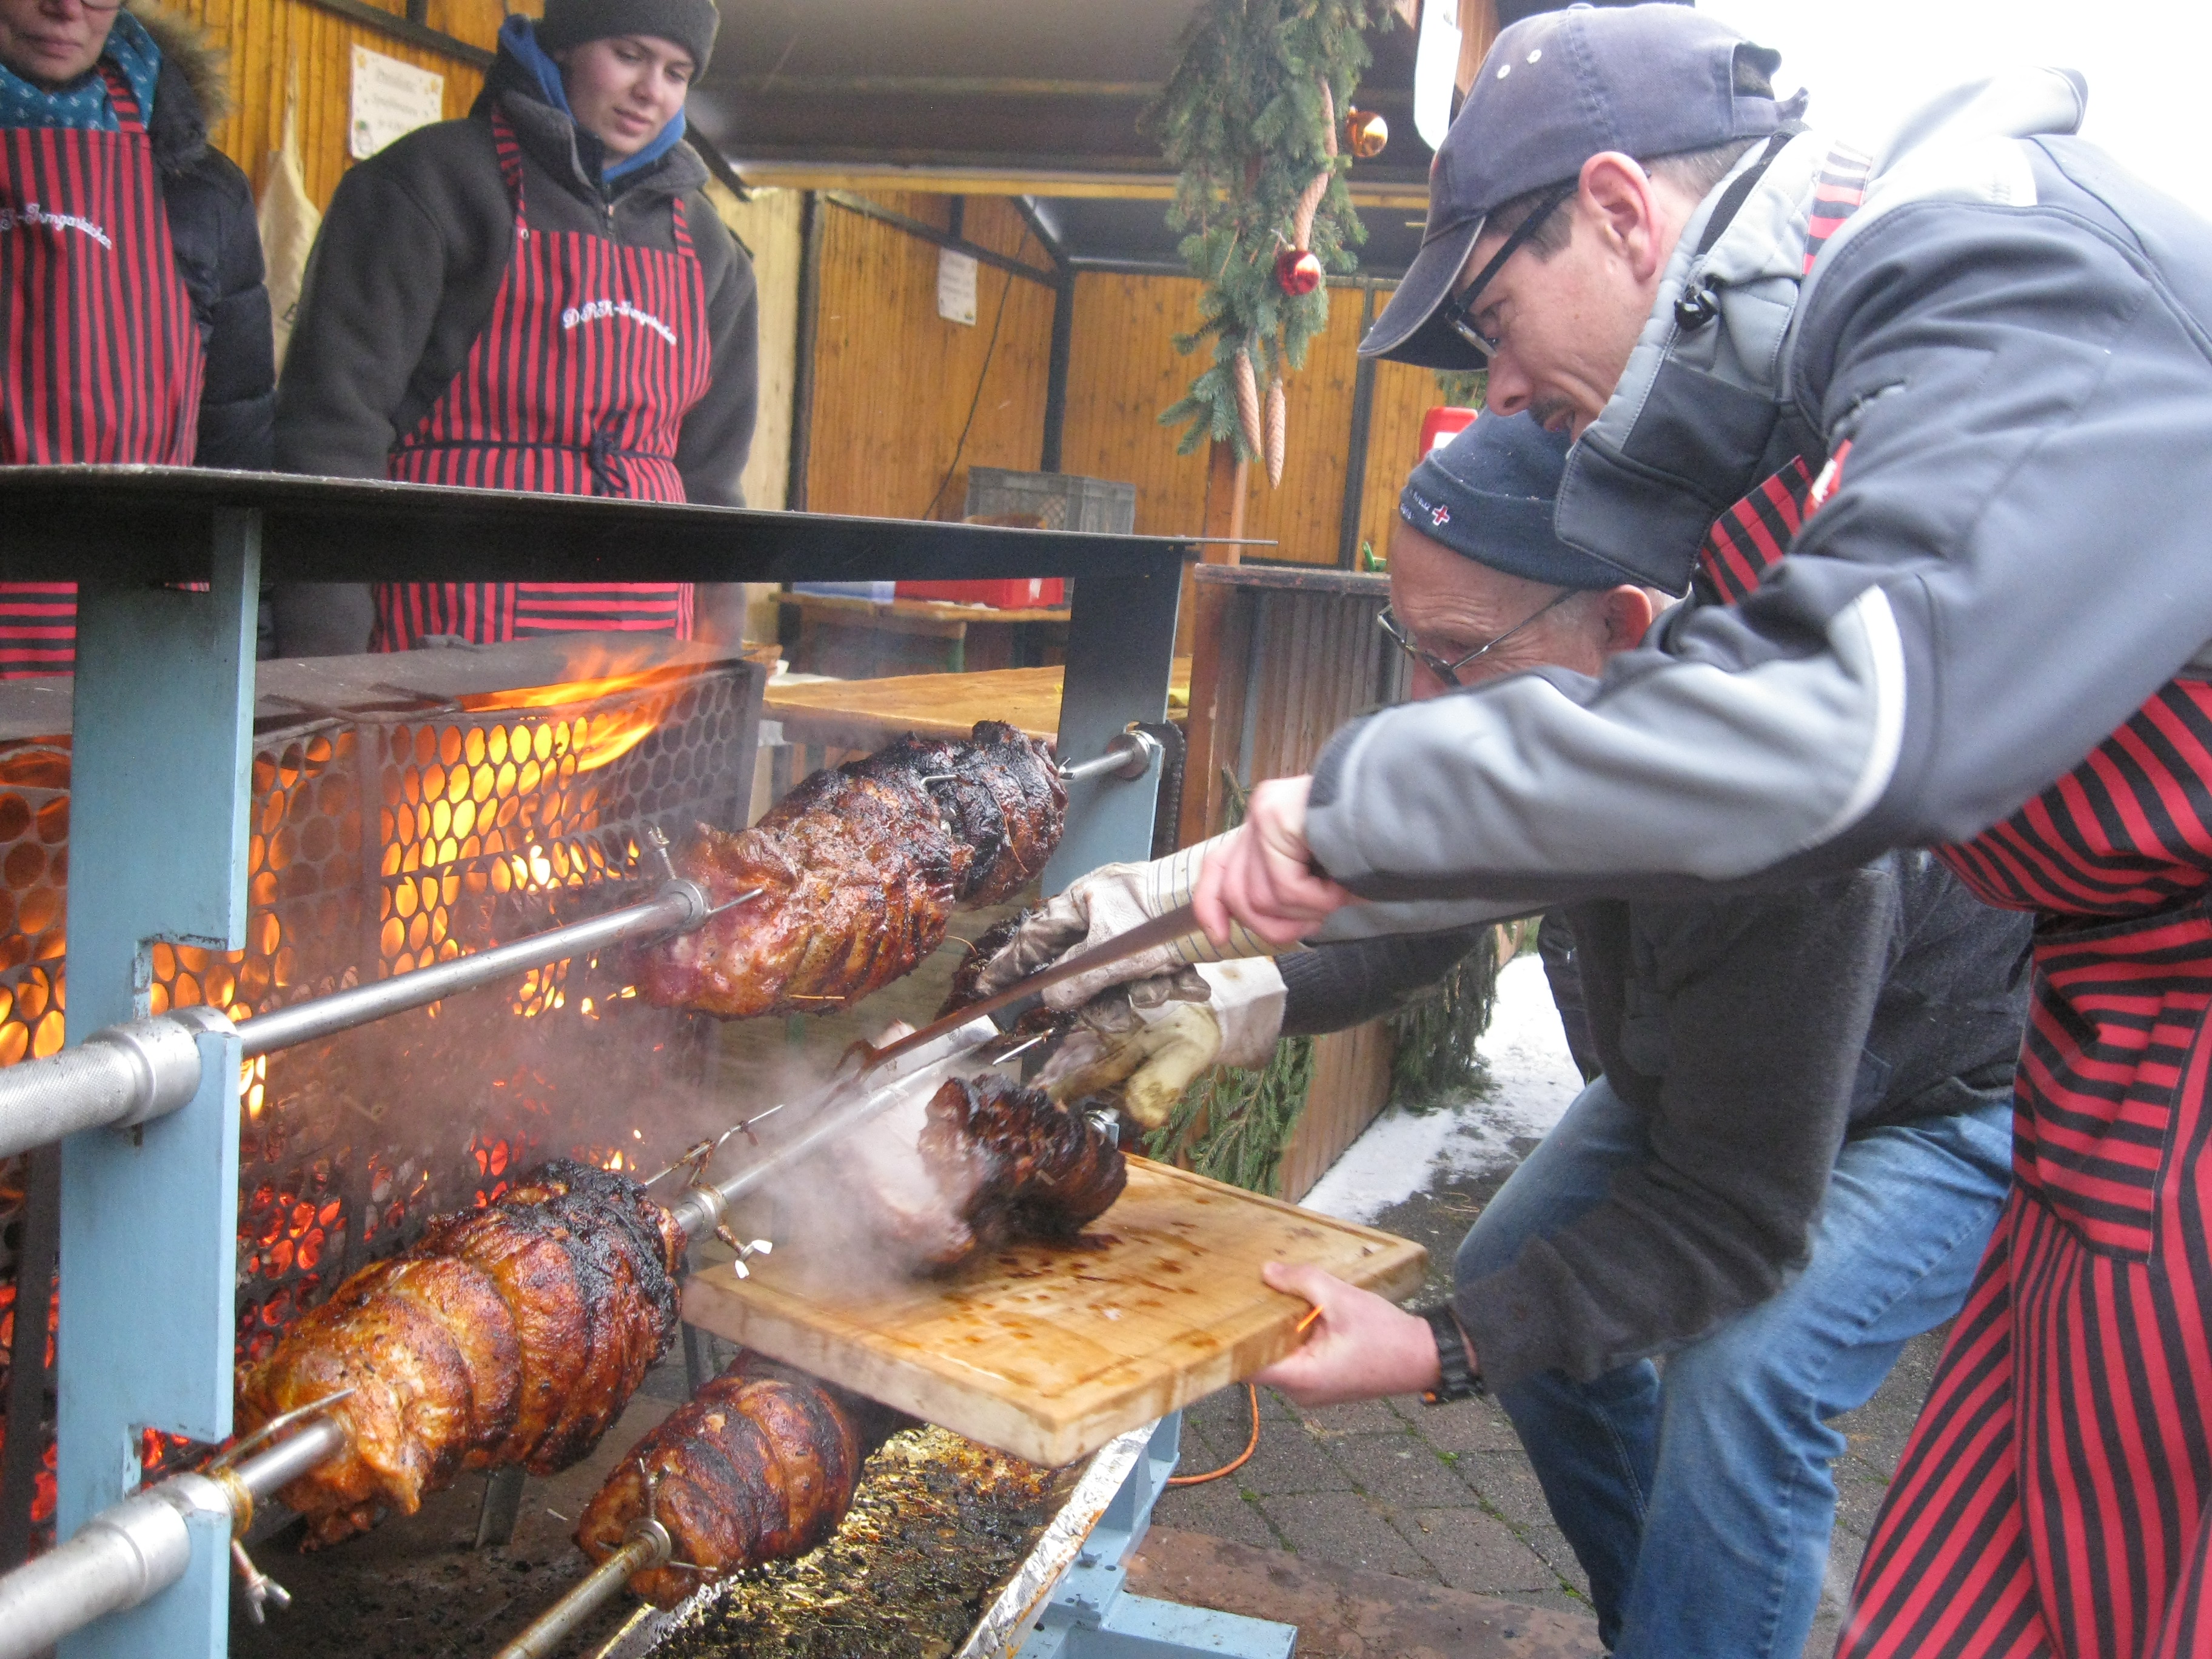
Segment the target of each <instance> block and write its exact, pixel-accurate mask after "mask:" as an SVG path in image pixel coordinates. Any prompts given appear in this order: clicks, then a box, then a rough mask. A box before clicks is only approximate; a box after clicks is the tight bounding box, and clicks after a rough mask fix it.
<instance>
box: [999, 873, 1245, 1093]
mask: <svg viewBox="0 0 2212 1659" xmlns="http://www.w3.org/2000/svg"><path fill="white" fill-rule="evenodd" d="M1225 839H1226V837H1221V838H1218V839H1217V840H1216V841H1212V842H1201V843H1200V844H1199V845H1198V846H1195V847H1187V848H1183V849H1182V851H1180V852H1177V853H1174V854H1170V855H1169V856H1168V857H1166V858H1164V859H1155V860H1152V861H1151V862H1150V863H1146V864H1108V865H1102V866H1100V867H1099V868H1097V869H1096V870H1094V871H1092V872H1091V873H1090V874H1089V875H1087V876H1084V877H1082V878H1079V879H1078V880H1077V881H1076V882H1075V883H1074V884H1072V885H1071V886H1070V887H1069V888H1068V889H1067V890H1066V891H1065V892H1063V893H1061V894H1060V895H1059V896H1057V897H1055V898H1054V899H1053V900H1052V901H1051V902H1049V903H1048V904H1046V905H1045V906H1044V907H1043V908H1042V909H1040V910H1039V911H1037V913H1036V915H1033V916H1031V917H1030V918H1029V920H1028V921H1025V922H1024V923H1023V924H1022V926H1021V927H1020V929H1019V930H1018V932H1017V933H1015V934H1014V936H1013V938H1012V939H1010V940H1008V941H1007V943H1006V945H1005V947H1004V948H1002V949H1001V950H1000V952H999V954H998V955H997V956H995V957H993V958H992V959H991V961H990V962H989V963H987V964H986V965H985V967H984V969H983V971H982V974H981V976H980V978H979V980H978V981H977V988H978V989H979V990H981V991H982V992H984V993H985V994H989V993H991V992H994V991H1000V990H1004V989H1005V988H1006V987H1007V986H1009V985H1012V983H1013V982H1014V981H1017V980H1018V979H1021V978H1023V977H1024V976H1025V975H1030V974H1033V973H1035V972H1036V971H1037V970H1038V969H1041V968H1045V967H1048V966H1049V965H1051V964H1052V963H1055V962H1057V961H1059V960H1060V957H1064V956H1066V955H1067V954H1068V953H1069V952H1071V951H1078V950H1085V949H1088V948H1090V947H1091V946H1092V945H1098V944H1102V943H1103V942H1104V941H1106V940H1108V939H1113V938H1115V937H1117V936H1119V935H1120V934H1122V933H1127V932H1128V931H1129V930H1130V929H1131V928H1133V927H1137V926H1138V925H1139V924H1140V923H1142V922H1146V921H1152V919H1153V918H1155V917H1158V916H1163V915H1166V914H1167V913H1168V912H1169V911H1170V910H1173V909H1176V908H1178V907H1179V906H1181V905H1183V904H1185V903H1188V902H1189V900H1190V896H1191V894H1192V892H1193V890H1194V889H1195V887H1196V885H1197V883H1198V878H1199V872H1200V870H1201V868H1202V867H1203V866H1204V864H1205V860H1206V853H1207V851H1208V849H1209V848H1215V847H1218V845H1219V844H1220V841H1221V840H1225ZM1273 953H1274V947H1273V946H1272V945H1268V944H1267V942H1266V941H1264V940H1262V939H1258V938H1256V937H1255V936H1253V935H1251V934H1249V933H1245V932H1244V931H1243V929H1242V928H1232V929H1231V931H1230V934H1229V938H1228V939H1227V942H1226V945H1225V946H1224V947H1219V948H1217V947H1216V946H1214V945H1212V943H1211V942H1210V941H1209V940H1207V939H1204V938H1203V937H1200V936H1198V935H1195V934H1194V935H1193V936H1192V937H1191V938H1190V939H1185V940H1181V941H1178V942H1177V943H1176V944H1173V945H1161V946H1159V947H1158V948H1156V949H1154V950H1151V951H1141V952H1139V954H1137V955H1135V956H1133V957H1125V958H1123V959H1122V960H1121V961H1119V962H1115V963H1109V964H1107V965H1106V966H1104V967H1102V968H1100V969H1098V970H1097V972H1095V973H1090V974H1079V975H1075V976H1074V977H1073V978H1072V979H1068V980H1064V981H1061V982H1060V984H1058V985H1055V986H1053V987H1050V988H1049V989H1048V990H1047V991H1046V992H1045V993H1044V1001H1045V1004H1046V1006H1048V1007H1050V1008H1052V1009H1054V1010H1055V1011H1057V1012H1062V1013H1066V1012H1071V1011H1072V1012H1074V1014H1075V1026H1074V1029H1073V1030H1072V1031H1071V1032H1070V1033H1069V1034H1068V1036H1067V1039H1066V1042H1063V1043H1062V1044H1061V1046H1060V1050H1059V1052H1058V1053H1057V1054H1054V1056H1053V1058H1052V1060H1050V1062H1048V1064H1047V1065H1046V1066H1045V1068H1044V1070H1043V1071H1042V1073H1039V1075H1038V1079H1037V1081H1038V1083H1039V1084H1040V1085H1042V1087H1043V1088H1044V1090H1045V1091H1046V1092H1048V1094H1050V1095H1051V1096H1052V1097H1053V1098H1054V1100H1060V1101H1066V1100H1073V1099H1079V1098H1082V1097H1085V1096H1090V1095H1099V1094H1104V1093H1107V1092H1109V1091H1112V1090H1114V1089H1115V1088H1116V1087H1117V1086H1118V1087H1119V1088H1120V1089H1121V1103H1122V1106H1123V1108H1124V1109H1126V1110H1127V1112H1128V1114H1129V1115H1130V1116H1132V1117H1133V1118H1135V1119H1136V1120H1137V1121H1138V1122H1139V1123H1141V1124H1143V1125H1144V1126H1145V1127H1147V1128H1157V1127H1158V1126H1159V1125H1160V1124H1162V1123H1164V1122H1165V1121H1167V1115H1168V1113H1169V1112H1170V1110H1172V1109H1173V1108H1174V1106H1175V1103H1176V1101H1177V1100H1179V1099H1181V1098H1182V1093H1183V1091H1184V1090H1186V1089H1188V1087H1189V1086H1190V1084H1191V1080H1192V1079H1194V1078H1195V1077H1197V1076H1199V1075H1200V1073H1203V1072H1205V1071H1206V1070H1207V1069H1208V1068H1209V1067H1212V1066H1263V1065H1265V1064H1266V1063H1267V1060H1268V1058H1269V1056H1270V1055H1272V1054H1273V1052H1274V1048H1275V1041H1276V1038H1277V1037H1278V1036H1279V1035H1280V1033H1281V1030H1282V1024H1283V976H1282V975H1280V974H1279V973H1278V972H1276V971H1275V964H1274V963H1273V961H1272V960H1271V959H1270V958H1271V957H1273ZM1217 955H1225V956H1227V957H1230V958H1231V960H1227V961H1216V960H1210V959H1209V958H1212V957H1215V956H1217Z"/></svg>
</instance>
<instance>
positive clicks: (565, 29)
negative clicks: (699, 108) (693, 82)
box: [537, 0, 722, 76]
mask: <svg viewBox="0 0 2212 1659" xmlns="http://www.w3.org/2000/svg"><path fill="white" fill-rule="evenodd" d="M721 26H722V14H721V13H720V12H719V11H717V10H716V9H715V8H714V0H545V15H544V16H543V17H541V18H540V19H538V30H537V33H538V45H539V46H543V47H544V48H545V50H546V51H548V52H558V51H560V50H561V49H562V47H564V46H582V45H583V44H584V43H585V42H586V40H606V39H607V38H608V37H609V36H610V35H616V34H651V35H657V36H659V38H660V39H661V40H673V41H674V42H675V43H676V44H677V45H678V46H681V47H683V48H684V51H686V52H690V54H691V67H692V72H693V74H694V75H695V76H696V75H699V74H703V73H704V72H705V71H706V68H707V59H708V57H709V56H711V55H712V54H713V52H714V31H715V30H716V29H718V28H720V27H721Z"/></svg>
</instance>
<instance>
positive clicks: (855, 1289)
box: [714, 1024, 969, 1300]
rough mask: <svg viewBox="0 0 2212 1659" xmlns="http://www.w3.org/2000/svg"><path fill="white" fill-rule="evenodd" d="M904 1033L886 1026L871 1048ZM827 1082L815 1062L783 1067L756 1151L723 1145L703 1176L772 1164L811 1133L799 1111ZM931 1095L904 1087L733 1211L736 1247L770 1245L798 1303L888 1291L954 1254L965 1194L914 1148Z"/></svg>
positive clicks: (927, 1087)
mask: <svg viewBox="0 0 2212 1659" xmlns="http://www.w3.org/2000/svg"><path fill="white" fill-rule="evenodd" d="M906 1029H907V1028H906V1027H904V1026H903V1025H899V1024H894V1025H893V1026H892V1027H891V1028H890V1030H887V1031H884V1032H883V1033H881V1034H880V1035H879V1036H878V1037H877V1039H876V1042H877V1046H878V1047H881V1046H882V1045H884V1044H885V1043H888V1042H892V1041H894V1040H895V1039H896V1038H897V1037H899V1036H903V1035H905V1032H906ZM848 1074H849V1073H848ZM830 1080H831V1079H830V1078H829V1077H828V1076H825V1075H824V1074H823V1070H822V1068H821V1066H820V1065H819V1063H818V1062H817V1063H816V1064H814V1065H811V1066H810V1065H808V1064H806V1063H805V1061H804V1060H803V1059H802V1058H800V1057H796V1056H794V1057H793V1060H792V1061H790V1062H789V1063H788V1064H787V1066H786V1067H785V1068H784V1071H783V1075H782V1076H781V1078H780V1079H778V1081H779V1082H780V1083H781V1084H782V1085H785V1087H786V1090H787V1092H784V1093H783V1094H781V1099H783V1100H785V1101H787V1102H789V1103H791V1104H790V1105H787V1107H786V1109H785V1110H784V1111H780V1112H778V1113H776V1114H775V1116H774V1117H772V1118H770V1119H769V1120H768V1121H765V1122H763V1123H762V1124H761V1125H759V1126H758V1133H759V1136H760V1144H759V1146H748V1145H746V1144H745V1143H744V1140H743V1139H742V1138H739V1139H732V1140H731V1141H730V1142H728V1143H727V1144H726V1146H725V1148H724V1151H723V1153H722V1155H721V1157H720V1158H718V1159H717V1160H716V1163H715V1165H714V1172H715V1176H716V1177H717V1178H726V1176H728V1175H730V1174H732V1173H734V1172H736V1171H737V1170H740V1169H742V1168H744V1166H745V1164H748V1163H750V1162H751V1161H754V1160H756V1159H758V1158H763V1157H767V1156H770V1155H772V1154H773V1153H774V1152H775V1150H776V1148H777V1147H778V1146H781V1145H785V1144H787V1143H788V1142H789V1141H791V1140H792V1139H795V1138H796V1137H797V1136H798V1135H799V1134H801V1133H805V1131H806V1130H807V1129H808V1128H810V1127H812V1121H811V1117H809V1116H807V1115H803V1109H804V1107H805V1105H806V1104H808V1103H810V1102H811V1099H812V1098H813V1097H816V1096H817V1094H818V1091H821V1090H823V1088H825V1087H826V1086H827V1085H828V1084H829V1081H830ZM941 1086H943V1085H942V1082H941V1080H931V1079H921V1080H917V1081H915V1082H914V1083H911V1084H909V1085H908V1086H907V1087H906V1088H905V1089H904V1090H903V1091H902V1092H901V1094H900V1095H899V1097H898V1098H897V1099H896V1101H895V1102H894V1103H892V1104H891V1105H890V1106H888V1107H886V1108H885V1109H884V1110H882V1111H881V1112H879V1113H878V1114H877V1115H875V1116H873V1117H872V1118H869V1119H868V1120H866V1121H865V1122H863V1123H861V1124H860V1125H858V1126H856V1127H854V1129H853V1130H852V1131H851V1132H850V1133H848V1134H845V1135H843V1136H842V1137H840V1138H839V1139H837V1140H836V1141H833V1142H832V1143H830V1144H829V1146H825V1147H823V1148H822V1149H821V1150H820V1151H819V1152H816V1153H814V1154H813V1155H811V1156H810V1157H808V1158H805V1159H803V1160H801V1161H799V1162H797V1163H794V1164H790V1165H787V1166H786V1167H785V1168H784V1169H782V1170H779V1171H778V1172H777V1173H776V1174H775V1176H773V1177H772V1178H771V1179H770V1181H769V1182H768V1184H767V1185H766V1186H765V1187H764V1188H761V1189H759V1190H758V1191H757V1192H756V1193H754V1194H749V1195H748V1196H747V1198H746V1199H745V1200H742V1201H741V1204H740V1208H739V1212H738V1216H737V1217H735V1218H733V1219H732V1230H733V1231H736V1232H737V1234H738V1237H741V1238H752V1237H765V1238H768V1239H769V1240H770V1241H772V1242H773V1243H774V1244H775V1256H774V1268H773V1271H774V1272H775V1274H776V1275H777V1277H778V1279H779V1280H780V1281H781V1282H783V1283H786V1284H787V1285H789V1286H790V1287H791V1288H793V1289H794V1290H797V1291H800V1292H801V1293H803V1294H808V1295H817V1296H821V1295H834V1296H836V1297H838V1298H839V1299H841V1300H850V1299H852V1298H854V1297H863V1296H867V1295H872V1294H878V1293H882V1292H884V1291H890V1290H893V1289H895V1288H896V1287H897V1286H898V1285H903V1284H905V1283H907V1282H908V1281H909V1280H911V1279H915V1278H916V1277H917V1276H920V1275H921V1274H924V1273H927V1272H929V1271H930V1270H931V1269H932V1268H933V1267H937V1266H939V1264H941V1263H943V1262H945V1261H950V1260H952V1259H954V1258H956V1257H957V1256H959V1255H963V1253H964V1251H965V1250H966V1248H967V1246H968V1244H969V1231H968V1228H967V1226H966V1224H965V1223H963V1221H962V1220H961V1218H960V1212H961V1210H962V1207H963V1206H964V1204H965V1203H966V1201H967V1199H968V1197H969V1193H968V1191H967V1190H966V1189H965V1188H951V1187H948V1186H947V1185H946V1182H947V1181H948V1180H953V1181H957V1180H958V1179H960V1177H959V1176H957V1175H955V1174H953V1173H952V1172H950V1171H945V1170H941V1169H940V1168H939V1166H937V1165H936V1164H933V1163H932V1162H931V1161H930V1160H929V1159H927V1158H925V1157H924V1156H923V1154H922V1151H921V1132H922V1129H923V1127H925V1125H926V1124H927V1121H928V1108H929V1102H930V1100H931V1098H932V1097H933V1095H934V1094H935V1093H936V1091H937V1090H938V1089H939V1087H941ZM771 1104H772V1103H771ZM787 1114H788V1115H787Z"/></svg>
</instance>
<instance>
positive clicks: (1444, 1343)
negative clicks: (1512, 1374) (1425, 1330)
mask: <svg viewBox="0 0 2212 1659" xmlns="http://www.w3.org/2000/svg"><path fill="white" fill-rule="evenodd" d="M1414 1311H1415V1312H1417V1313H1418V1314H1419V1316H1421V1317H1422V1318H1423V1319H1425V1320H1426V1321H1427V1322H1428V1326H1429V1333H1430V1334H1431V1335H1432V1336H1434V1337H1435V1338H1436V1341H1437V1370H1438V1372H1439V1376H1438V1378H1437V1386H1436V1387H1435V1388H1433V1389H1428V1390H1426V1391H1425V1392H1424V1393H1423V1394H1422V1395H1421V1398H1422V1399H1423V1400H1425V1401H1427V1402H1428V1403H1429V1404H1430V1405H1431V1406H1441V1405H1443V1404H1444V1403H1445V1402H1446V1401H1452V1400H1471V1399H1473V1398H1474V1397H1475V1396H1477V1395H1486V1394H1487V1393H1489V1392H1490V1390H1489V1389H1487V1388H1486V1387H1485V1386H1484V1384H1483V1381H1482V1374H1481V1373H1480V1371H1478V1370H1475V1369H1474V1367H1473V1366H1472V1365H1470V1364H1468V1362H1467V1336H1466V1334H1465V1333H1464V1332H1462V1330H1461V1329H1460V1324H1459V1319H1458V1317H1457V1316H1455V1314H1454V1313H1453V1312H1452V1310H1451V1308H1450V1306H1449V1304H1446V1305H1445V1306H1443V1307H1441V1308H1419V1309H1416V1310H1414Z"/></svg>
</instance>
